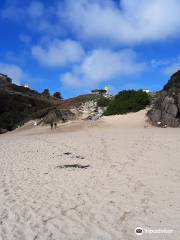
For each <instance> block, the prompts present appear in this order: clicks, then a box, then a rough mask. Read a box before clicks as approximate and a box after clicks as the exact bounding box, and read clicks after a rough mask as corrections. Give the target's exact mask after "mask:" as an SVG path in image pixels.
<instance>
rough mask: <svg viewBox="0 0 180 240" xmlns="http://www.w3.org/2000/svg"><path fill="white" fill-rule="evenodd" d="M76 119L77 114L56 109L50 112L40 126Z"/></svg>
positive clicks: (68, 110) (67, 110)
mask: <svg viewBox="0 0 180 240" xmlns="http://www.w3.org/2000/svg"><path fill="white" fill-rule="evenodd" d="M75 119H76V114H75V113H73V111H71V110H70V109H55V110H52V111H50V112H49V113H48V114H47V115H46V116H45V117H44V118H43V119H42V120H41V121H40V122H39V123H38V124H49V123H51V122H53V123H55V122H56V123H57V122H66V121H71V120H75Z"/></svg>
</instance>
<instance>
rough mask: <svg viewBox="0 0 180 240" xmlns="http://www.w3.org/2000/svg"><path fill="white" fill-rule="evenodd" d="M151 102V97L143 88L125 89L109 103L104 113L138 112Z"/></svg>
mask: <svg viewBox="0 0 180 240" xmlns="http://www.w3.org/2000/svg"><path fill="white" fill-rule="evenodd" d="M148 104H150V97H149V95H148V94H147V93H146V92H143V91H142V90H138V91H135V90H125V91H122V92H119V93H118V94H117V95H116V96H115V98H114V99H113V100H112V101H111V102H110V103H109V105H108V108H107V110H106V111H105V113H104V115H114V114H125V113H128V112H137V111H139V110H141V109H144V108H145V107H146V106H147V105H148Z"/></svg>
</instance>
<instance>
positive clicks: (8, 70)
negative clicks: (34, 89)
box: [0, 62, 25, 84]
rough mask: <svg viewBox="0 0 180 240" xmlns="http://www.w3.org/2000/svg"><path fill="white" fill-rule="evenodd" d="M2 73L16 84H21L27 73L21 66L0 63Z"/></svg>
mask: <svg viewBox="0 0 180 240" xmlns="http://www.w3.org/2000/svg"><path fill="white" fill-rule="evenodd" d="M0 73H3V74H6V75H8V76H9V77H10V78H12V80H13V82H14V83H16V84H20V83H21V81H22V80H23V79H24V77H25V73H24V72H23V70H22V69H21V68H20V67H19V66H17V65H14V64H8V63H1V62H0Z"/></svg>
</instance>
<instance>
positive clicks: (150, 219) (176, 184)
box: [0, 112, 180, 240]
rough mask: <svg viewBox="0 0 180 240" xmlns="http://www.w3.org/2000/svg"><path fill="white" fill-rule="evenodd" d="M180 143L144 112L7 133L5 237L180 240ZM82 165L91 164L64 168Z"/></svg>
mask: <svg viewBox="0 0 180 240" xmlns="http://www.w3.org/2000/svg"><path fill="white" fill-rule="evenodd" d="M179 146H180V129H169V128H168V129H156V128H144V112H139V113H136V114H130V115H126V116H115V117H105V118H103V119H102V120H100V121H99V122H97V123H83V124H81V123H73V124H71V125H69V124H68V125H67V126H66V127H63V128H62V127H61V128H59V129H58V130H57V131H56V132H51V131H50V129H49V128H48V127H44V128H42V127H36V128H35V129H34V128H31V127H27V128H24V129H23V130H17V131H15V132H13V133H8V134H6V135H1V136H0V240H26V239H27V240H46V239H47V240H54V239H55V240H64V239H65V240H67V239H68V240H81V239H82V240H86V239H88V240H90V239H91V240H97V239H98V240H110V239H111V240H121V239H122V240H134V239H143V240H144V239H145V240H146V239H147V240H149V239H158V240H160V239H168V240H179V239H180V191H179V189H180V147H179ZM67 152H69V153H71V154H69V155H67V154H64V153H67ZM76 163H79V164H82V165H90V167H89V168H87V169H77V168H75V169H61V168H58V167H57V166H59V165H63V164H76ZM137 226H142V227H145V228H151V229H159V228H161V229H164V228H166V229H172V230H174V232H173V234H166V235H162V234H144V235H142V236H138V237H137V236H136V235H135V234H134V229H135V228H136V227H137Z"/></svg>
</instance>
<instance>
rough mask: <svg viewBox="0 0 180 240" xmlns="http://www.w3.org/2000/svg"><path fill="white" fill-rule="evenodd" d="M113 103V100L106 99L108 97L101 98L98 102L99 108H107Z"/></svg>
mask: <svg viewBox="0 0 180 240" xmlns="http://www.w3.org/2000/svg"><path fill="white" fill-rule="evenodd" d="M110 102H111V99H109V98H106V97H101V98H100V99H99V100H98V102H97V105H98V107H107V106H108V105H109V104H110Z"/></svg>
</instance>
